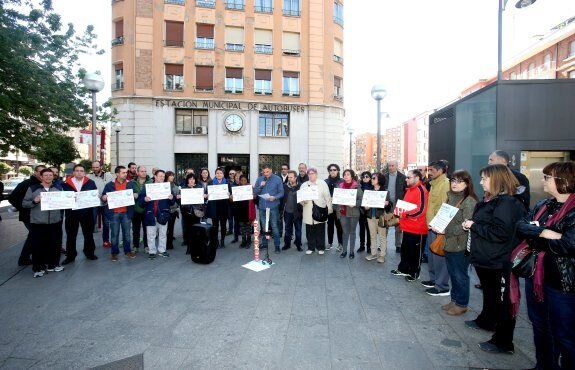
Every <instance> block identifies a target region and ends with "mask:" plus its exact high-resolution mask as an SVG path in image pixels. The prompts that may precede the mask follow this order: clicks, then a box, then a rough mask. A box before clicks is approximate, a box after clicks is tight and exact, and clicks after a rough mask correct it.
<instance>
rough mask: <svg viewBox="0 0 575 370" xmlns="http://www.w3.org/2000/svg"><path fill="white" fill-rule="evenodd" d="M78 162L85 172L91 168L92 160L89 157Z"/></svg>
mask: <svg viewBox="0 0 575 370" xmlns="http://www.w3.org/2000/svg"><path fill="white" fill-rule="evenodd" d="M78 164H81V165H82V167H84V169H85V170H86V173H88V172H90V170H91V169H92V161H91V160H89V159H82V160H81V161H80V163H78Z"/></svg>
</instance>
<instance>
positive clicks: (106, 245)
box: [102, 242, 112, 248]
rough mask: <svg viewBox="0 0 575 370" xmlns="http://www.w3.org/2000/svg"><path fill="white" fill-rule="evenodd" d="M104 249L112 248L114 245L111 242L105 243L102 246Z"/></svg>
mask: <svg viewBox="0 0 575 370" xmlns="http://www.w3.org/2000/svg"><path fill="white" fill-rule="evenodd" d="M102 246H103V247H104V248H112V243H110V242H104V244H103V245H102Z"/></svg>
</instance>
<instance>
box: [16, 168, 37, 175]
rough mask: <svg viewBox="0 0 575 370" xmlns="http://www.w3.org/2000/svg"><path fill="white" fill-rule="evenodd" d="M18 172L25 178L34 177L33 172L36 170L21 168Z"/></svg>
mask: <svg viewBox="0 0 575 370" xmlns="http://www.w3.org/2000/svg"><path fill="white" fill-rule="evenodd" d="M18 172H20V173H21V174H22V175H24V176H30V175H32V172H34V170H33V169H32V167H30V166H20V168H19V169H18Z"/></svg>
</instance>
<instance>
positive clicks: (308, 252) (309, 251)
mask: <svg viewBox="0 0 575 370" xmlns="http://www.w3.org/2000/svg"><path fill="white" fill-rule="evenodd" d="M305 254H307V255H310V254H313V251H312V250H310V249H308V250H307V251H305Z"/></svg>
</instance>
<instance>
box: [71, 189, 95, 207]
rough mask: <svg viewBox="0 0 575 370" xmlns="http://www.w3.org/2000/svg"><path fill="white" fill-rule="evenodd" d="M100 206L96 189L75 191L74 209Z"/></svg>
mask: <svg viewBox="0 0 575 370" xmlns="http://www.w3.org/2000/svg"><path fill="white" fill-rule="evenodd" d="M99 206H100V197H98V190H86V191H80V192H78V193H76V204H75V205H74V209H84V208H92V207H99Z"/></svg>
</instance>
